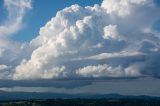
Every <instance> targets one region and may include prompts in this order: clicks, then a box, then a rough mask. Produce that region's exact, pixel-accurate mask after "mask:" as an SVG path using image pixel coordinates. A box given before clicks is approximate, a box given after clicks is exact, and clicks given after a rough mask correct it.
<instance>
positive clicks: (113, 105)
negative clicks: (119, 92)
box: [0, 99, 160, 106]
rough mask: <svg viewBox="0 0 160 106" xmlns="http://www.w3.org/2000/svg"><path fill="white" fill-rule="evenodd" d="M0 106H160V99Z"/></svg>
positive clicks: (7, 103) (2, 105)
mask: <svg viewBox="0 0 160 106" xmlns="http://www.w3.org/2000/svg"><path fill="white" fill-rule="evenodd" d="M0 106H160V100H159V99H47V100H15V101H1V102H0Z"/></svg>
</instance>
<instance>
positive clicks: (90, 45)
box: [13, 0, 160, 80]
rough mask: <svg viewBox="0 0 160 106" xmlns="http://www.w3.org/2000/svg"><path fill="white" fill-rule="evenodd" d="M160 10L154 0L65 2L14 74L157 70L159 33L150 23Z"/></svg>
mask: <svg viewBox="0 0 160 106" xmlns="http://www.w3.org/2000/svg"><path fill="white" fill-rule="evenodd" d="M159 10H160V9H159V7H157V6H155V5H154V1H152V0H150V1H147V0H104V1H103V2H102V5H101V6H100V5H95V6H93V7H90V6H87V7H81V6H79V5H72V6H71V7H67V8H65V9H63V10H61V11H59V12H58V13H57V15H56V16H55V17H53V18H52V19H51V20H50V21H49V22H47V24H46V25H45V26H44V27H42V28H41V29H40V32H39V35H38V36H37V37H36V38H35V39H33V40H32V41H31V42H30V46H31V47H34V48H35V50H34V51H33V53H32V55H31V58H30V59H29V60H28V59H24V60H23V61H22V62H21V64H20V65H19V66H17V67H16V68H15V73H14V74H13V79H15V80H20V79H41V78H42V79H52V78H53V79H54V78H75V77H76V78H78V77H92V78H94V77H136V76H137V77H139V76H148V75H150V76H156V75H159V72H158V71H157V70H158V69H159V68H158V65H159V64H160V63H157V64H154V63H155V62H157V59H158V58H160V54H159V51H160V43H159V41H160V39H159V37H157V35H155V33H153V32H154V31H153V30H154V29H153V28H152V26H153V25H154V23H156V21H158V20H159V19H160V13H159ZM153 11H154V12H153ZM151 14H154V17H152V16H153V15H151ZM146 28H149V29H150V32H146V31H144V29H146ZM151 57H154V58H151ZM153 64H154V65H153ZM146 67H149V68H150V69H152V70H148V69H146ZM157 68H158V69H157ZM155 73H156V74H155ZM157 73H158V74H157Z"/></svg>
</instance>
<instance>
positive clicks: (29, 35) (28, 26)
mask: <svg viewBox="0 0 160 106" xmlns="http://www.w3.org/2000/svg"><path fill="white" fill-rule="evenodd" d="M101 2H102V0H68V1H64V0H47V2H46V1H44V0H38V2H37V0H33V1H32V5H33V8H32V10H31V11H30V12H29V13H28V14H27V16H26V17H25V19H24V20H25V25H24V28H23V29H22V30H21V31H19V32H17V33H16V34H15V36H13V37H12V39H13V40H16V41H20V42H23V41H30V40H32V39H33V38H34V37H35V36H37V35H38V32H39V29H40V27H42V26H44V25H45V24H46V22H47V21H48V20H50V19H51V18H52V17H53V16H55V15H56V13H57V11H59V10H62V9H63V8H65V7H69V6H71V5H73V4H79V5H80V6H89V5H90V6H92V5H94V4H101ZM0 10H1V11H2V12H1V13H0V16H1V18H0V20H2V19H4V16H5V15H6V13H5V12H4V8H3V1H2V0H1V1H0ZM0 22H2V21H0ZM24 33H25V35H24Z"/></svg>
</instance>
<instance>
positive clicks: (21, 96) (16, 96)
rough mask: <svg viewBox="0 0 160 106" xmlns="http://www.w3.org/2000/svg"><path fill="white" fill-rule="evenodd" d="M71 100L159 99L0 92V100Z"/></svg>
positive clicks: (143, 96)
mask: <svg viewBox="0 0 160 106" xmlns="http://www.w3.org/2000/svg"><path fill="white" fill-rule="evenodd" d="M55 98H62V99H72V98H84V99H85V98H86V99H87V98H88V99H101V98H106V99H112V98H113V99H127V98H130V99H132V98H133V99H159V100H160V97H151V96H145V95H141V96H123V95H119V94H103V95H100V94H60V93H36V92H33V93H26V92H4V91H0V100H1V101H3V100H26V99H27V100H28V99H55Z"/></svg>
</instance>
